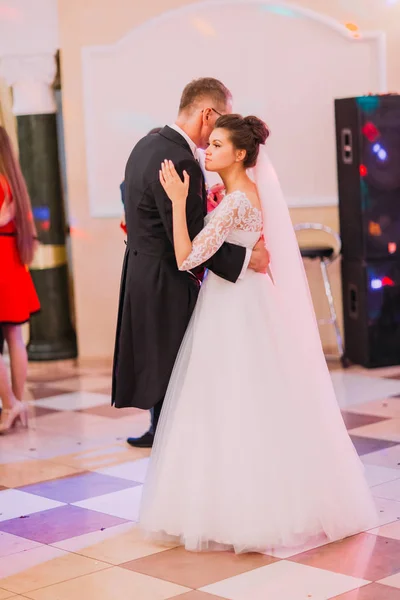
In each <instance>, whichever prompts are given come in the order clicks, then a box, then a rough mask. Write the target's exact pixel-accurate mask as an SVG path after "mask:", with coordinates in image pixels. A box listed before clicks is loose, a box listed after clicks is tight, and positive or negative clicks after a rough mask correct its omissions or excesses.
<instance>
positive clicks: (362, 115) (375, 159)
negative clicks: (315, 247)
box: [335, 95, 400, 367]
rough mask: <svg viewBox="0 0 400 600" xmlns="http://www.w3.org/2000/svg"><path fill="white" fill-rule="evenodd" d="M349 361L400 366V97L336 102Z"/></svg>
mask: <svg viewBox="0 0 400 600" xmlns="http://www.w3.org/2000/svg"><path fill="white" fill-rule="evenodd" d="M335 117H336V143H337V165H338V189H339V218H340V233H341V238H342V285H343V314H344V329H345V349H346V356H347V358H348V359H350V361H352V362H355V363H358V364H361V365H363V366H365V367H381V366H389V365H399V364H400V96H398V95H383V96H364V97H359V98H345V99H341V100H336V101H335Z"/></svg>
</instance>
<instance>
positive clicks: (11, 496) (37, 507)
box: [0, 490, 65, 521]
mask: <svg viewBox="0 0 400 600" xmlns="http://www.w3.org/2000/svg"><path fill="white" fill-rule="evenodd" d="M64 505H65V502H56V501H55V500H49V499H48V498H42V497H41V496H34V495H33V494H28V493H27V492H21V491H20V490H3V491H2V492H0V521H8V520H9V519H16V518H18V517H21V516H24V515H32V514H34V513H37V512H41V511H42V510H49V508H57V506H64Z"/></svg>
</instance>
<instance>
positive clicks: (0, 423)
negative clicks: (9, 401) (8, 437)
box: [0, 401, 28, 434]
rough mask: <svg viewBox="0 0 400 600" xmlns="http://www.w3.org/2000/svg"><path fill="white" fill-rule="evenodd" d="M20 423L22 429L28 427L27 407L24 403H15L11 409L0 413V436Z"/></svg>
mask: <svg viewBox="0 0 400 600" xmlns="http://www.w3.org/2000/svg"><path fill="white" fill-rule="evenodd" d="M18 422H19V423H21V425H22V426H23V427H28V406H27V405H26V404H25V403H24V402H19V401H18V402H17V403H16V404H15V406H13V408H8V409H4V408H3V410H2V411H1V420H0V434H2V433H7V432H8V431H10V429H12V428H13V427H15V426H16V424H17V423H18Z"/></svg>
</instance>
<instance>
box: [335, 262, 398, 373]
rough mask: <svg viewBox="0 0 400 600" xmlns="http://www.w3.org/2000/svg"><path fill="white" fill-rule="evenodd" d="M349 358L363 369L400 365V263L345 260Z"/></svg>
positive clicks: (346, 342) (345, 320) (344, 306)
mask: <svg viewBox="0 0 400 600" xmlns="http://www.w3.org/2000/svg"><path fill="white" fill-rule="evenodd" d="M342 277H343V309H344V310H343V313H344V327H345V348H346V356H347V357H348V358H349V359H350V360H351V361H352V362H355V363H357V364H360V365H363V366H364V367H368V368H371V367H384V366H389V365H398V364H400V261H394V260H382V261H379V260H377V261H369V262H366V261H360V260H358V261H351V260H343V261H342Z"/></svg>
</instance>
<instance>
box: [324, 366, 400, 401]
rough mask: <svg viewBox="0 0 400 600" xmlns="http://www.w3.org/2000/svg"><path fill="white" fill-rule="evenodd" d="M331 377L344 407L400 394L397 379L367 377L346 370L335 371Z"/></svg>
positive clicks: (337, 395) (399, 384)
mask: <svg viewBox="0 0 400 600" xmlns="http://www.w3.org/2000/svg"><path fill="white" fill-rule="evenodd" d="M331 377H332V381H333V385H334V388H335V392H336V398H337V401H338V403H339V406H340V408H342V409H348V408H349V407H351V406H354V405H357V404H365V403H366V402H371V401H373V400H381V399H382V398H387V397H388V396H394V395H396V394H400V381H397V380H395V379H380V378H379V377H366V376H363V375H358V374H355V373H346V372H345V371H334V372H332V373H331Z"/></svg>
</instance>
